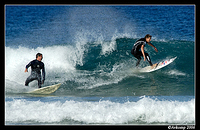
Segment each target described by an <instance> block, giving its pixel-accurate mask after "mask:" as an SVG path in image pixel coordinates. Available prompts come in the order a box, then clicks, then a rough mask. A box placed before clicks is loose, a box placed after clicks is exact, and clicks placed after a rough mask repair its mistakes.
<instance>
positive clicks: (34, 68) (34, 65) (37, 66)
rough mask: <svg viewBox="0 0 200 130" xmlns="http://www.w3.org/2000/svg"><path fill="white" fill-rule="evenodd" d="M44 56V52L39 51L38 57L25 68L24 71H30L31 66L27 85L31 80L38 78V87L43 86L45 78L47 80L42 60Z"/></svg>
mask: <svg viewBox="0 0 200 130" xmlns="http://www.w3.org/2000/svg"><path fill="white" fill-rule="evenodd" d="M42 58H43V57H42V54H41V53H37V54H36V59H35V60H33V61H31V62H30V63H29V64H28V65H26V69H25V71H24V72H28V68H29V67H30V66H31V75H30V76H29V77H28V78H27V79H26V81H25V86H28V84H29V83H30V82H31V81H33V80H37V81H38V87H39V88H41V85H42V84H43V83H44V80H45V69H44V63H43V62H41V60H42ZM41 69H42V76H43V80H42V81H41V72H40V70H41Z"/></svg>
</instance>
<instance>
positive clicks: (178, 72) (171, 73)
mask: <svg viewBox="0 0 200 130" xmlns="http://www.w3.org/2000/svg"><path fill="white" fill-rule="evenodd" d="M167 74H169V75H176V76H177V75H180V76H185V75H186V74H185V73H183V72H181V71H178V70H170V71H169V72H167Z"/></svg>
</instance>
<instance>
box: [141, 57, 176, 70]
mask: <svg viewBox="0 0 200 130" xmlns="http://www.w3.org/2000/svg"><path fill="white" fill-rule="evenodd" d="M176 58H177V57H174V58H172V59H169V60H165V61H162V62H159V63H157V66H156V67H154V68H151V66H147V67H144V68H142V69H140V70H139V71H140V72H153V71H155V70H158V69H161V68H163V67H165V66H167V65H169V64H170V63H172V62H173V61H174V60H175V59H176Z"/></svg>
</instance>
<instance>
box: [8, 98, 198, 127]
mask: <svg viewBox="0 0 200 130" xmlns="http://www.w3.org/2000/svg"><path fill="white" fill-rule="evenodd" d="M65 119H67V120H74V121H79V122H84V123H86V124H88V123H95V124H99V123H106V124H122V123H131V122H136V124H137V122H144V123H177V124H186V123H194V122H195V100H194V99H192V100H190V101H185V102H179V101H167V100H166V101H165V100H164V101H160V100H156V99H151V98H149V97H143V98H141V99H140V100H139V101H137V102H129V101H127V102H124V103H118V102H111V101H99V102H88V101H82V102H79V101H73V100H70V101H65V102H64V103H61V102H60V101H55V102H41V101H26V100H24V99H16V100H13V101H6V103H5V121H9V122H12V123H17V122H24V121H29V122H31V121H36V122H41V123H45V122H49V123H51V122H60V121H62V120H65Z"/></svg>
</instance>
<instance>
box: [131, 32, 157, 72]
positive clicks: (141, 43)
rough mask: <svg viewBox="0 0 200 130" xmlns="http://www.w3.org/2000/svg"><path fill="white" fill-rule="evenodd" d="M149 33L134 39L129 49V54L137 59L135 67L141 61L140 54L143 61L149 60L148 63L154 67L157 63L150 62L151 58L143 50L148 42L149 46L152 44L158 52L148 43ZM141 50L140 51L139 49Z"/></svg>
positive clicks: (149, 39)
mask: <svg viewBox="0 0 200 130" xmlns="http://www.w3.org/2000/svg"><path fill="white" fill-rule="evenodd" d="M151 37H152V36H151V35H150V34H147V35H146V36H145V37H144V38H141V39H139V40H137V41H136V43H135V44H134V45H133V48H132V50H131V54H132V55H133V56H134V57H135V58H137V59H138V61H137V63H136V67H137V66H138V65H139V63H140V61H141V56H143V57H144V61H145V60H146V59H147V61H148V62H149V65H150V66H151V67H152V68H154V67H156V65H157V64H152V63H151V59H150V57H149V54H148V53H146V52H144V47H145V45H146V43H147V44H149V45H150V46H152V47H153V48H154V49H155V51H156V52H158V50H157V48H156V47H155V46H154V45H153V44H152V43H150V41H151ZM140 50H141V51H140Z"/></svg>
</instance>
